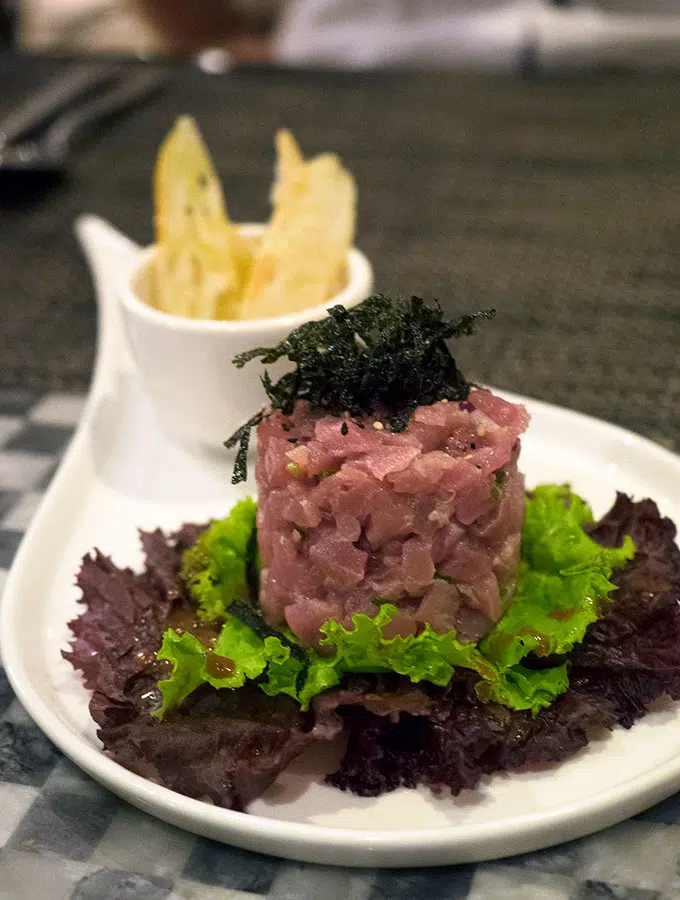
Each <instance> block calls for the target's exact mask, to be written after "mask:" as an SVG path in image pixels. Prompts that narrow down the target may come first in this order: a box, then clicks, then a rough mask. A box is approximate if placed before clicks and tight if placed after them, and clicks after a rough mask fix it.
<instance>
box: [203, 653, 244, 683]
mask: <svg viewBox="0 0 680 900" xmlns="http://www.w3.org/2000/svg"><path fill="white" fill-rule="evenodd" d="M205 670H206V672H207V673H208V675H211V676H212V677H213V678H231V677H232V675H235V674H236V664H235V663H234V660H233V659H229V658H228V657H227V656H220V655H219V654H218V653H213V651H212V650H210V651H209V652H208V653H206V655H205Z"/></svg>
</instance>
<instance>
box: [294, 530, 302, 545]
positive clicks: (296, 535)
mask: <svg viewBox="0 0 680 900" xmlns="http://www.w3.org/2000/svg"><path fill="white" fill-rule="evenodd" d="M301 540H302V535H301V534H300V532H299V531H298V530H297V528H294V529H293V543H294V544H299V543H300V541H301Z"/></svg>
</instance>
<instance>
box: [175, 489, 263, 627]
mask: <svg viewBox="0 0 680 900" xmlns="http://www.w3.org/2000/svg"><path fill="white" fill-rule="evenodd" d="M256 513H257V504H256V503H255V501H254V500H252V499H251V498H250V497H248V498H247V499H245V500H242V501H241V502H240V503H237V504H236V506H235V507H234V508H233V509H232V511H231V512H230V513H229V515H228V516H227V517H226V519H220V520H218V521H216V522H213V523H212V525H211V526H210V527H209V528H208V529H206V531H204V532H203V534H202V535H201V536H200V537H199V539H198V540H197V541H196V543H195V544H194V546H193V547H190V548H189V549H188V550H187V551H185V553H184V556H183V558H182V572H181V575H182V579H183V581H184V582H185V584H186V585H187V586H188V588H189V591H190V593H191V596H192V597H193V599H194V600H195V601H196V603H197V605H198V614H199V615H200V616H201V618H204V619H207V620H209V621H214V620H215V619H223V618H224V617H225V616H226V615H227V610H228V608H229V604H230V603H231V602H232V600H242V599H245V598H246V597H247V596H248V582H249V576H250V574H251V571H252V569H253V567H254V566H255V567H257V566H258V565H259V564H258V561H257V541H256V540H255V516H256ZM253 557H255V559H253Z"/></svg>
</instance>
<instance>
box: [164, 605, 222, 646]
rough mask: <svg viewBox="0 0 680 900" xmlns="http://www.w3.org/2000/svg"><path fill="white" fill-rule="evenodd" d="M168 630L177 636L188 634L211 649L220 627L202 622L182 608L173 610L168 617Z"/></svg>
mask: <svg viewBox="0 0 680 900" xmlns="http://www.w3.org/2000/svg"><path fill="white" fill-rule="evenodd" d="M168 628H172V629H173V631H176V632H177V634H184V633H185V632H188V633H189V634H193V636H194V637H195V638H196V639H197V640H199V641H200V642H201V643H202V644H204V645H205V646H206V647H208V648H210V649H211V650H212V648H213V647H214V646H215V644H216V643H217V638H218V637H219V633H220V626H219V625H215V624H213V623H211V622H203V621H201V619H199V618H198V616H196V615H195V614H194V613H193V612H191V610H188V609H186V608H182V607H181V606H180V607H179V608H178V609H173V610H172V612H171V613H170V615H169V616H168Z"/></svg>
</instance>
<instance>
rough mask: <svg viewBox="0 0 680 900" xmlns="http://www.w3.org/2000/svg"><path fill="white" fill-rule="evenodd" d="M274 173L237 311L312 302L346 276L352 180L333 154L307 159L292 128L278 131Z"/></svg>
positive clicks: (273, 312)
mask: <svg viewBox="0 0 680 900" xmlns="http://www.w3.org/2000/svg"><path fill="white" fill-rule="evenodd" d="M276 144H277V153H278V179H277V183H276V185H275V187H274V190H273V192H272V193H273V203H274V211H273V215H272V219H271V222H270V225H269V228H268V229H267V231H266V232H265V234H264V235H263V238H262V241H261V243H260V246H259V248H258V249H257V250H256V251H255V254H254V259H253V264H252V268H251V271H250V276H249V278H248V280H247V282H246V286H245V291H244V295H243V300H242V305H241V309H240V316H241V317H242V318H261V317H262V318H264V317H269V316H279V315H282V314H284V313H289V312H297V311H299V310H302V309H307V308H310V307H313V306H318V305H319V304H321V303H323V302H324V301H325V300H327V299H329V297H330V296H332V294H333V292H334V291H335V290H336V288H337V285H338V284H339V283H343V282H344V280H345V266H346V260H347V253H348V251H349V249H350V248H351V246H352V243H353V241H354V233H355V227H356V186H355V184H354V179H353V178H352V176H351V175H350V174H349V172H347V171H346V170H345V169H344V168H343V167H342V165H341V164H340V160H339V159H338V157H337V156H336V155H335V154H332V153H323V154H321V155H320V156H317V157H315V158H314V159H311V160H308V161H305V160H304V159H303V157H302V154H301V153H300V150H299V148H298V146H297V144H296V143H295V140H294V138H293V136H292V135H291V134H290V132H287V131H282V132H279V134H278V135H277V142H276Z"/></svg>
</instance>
